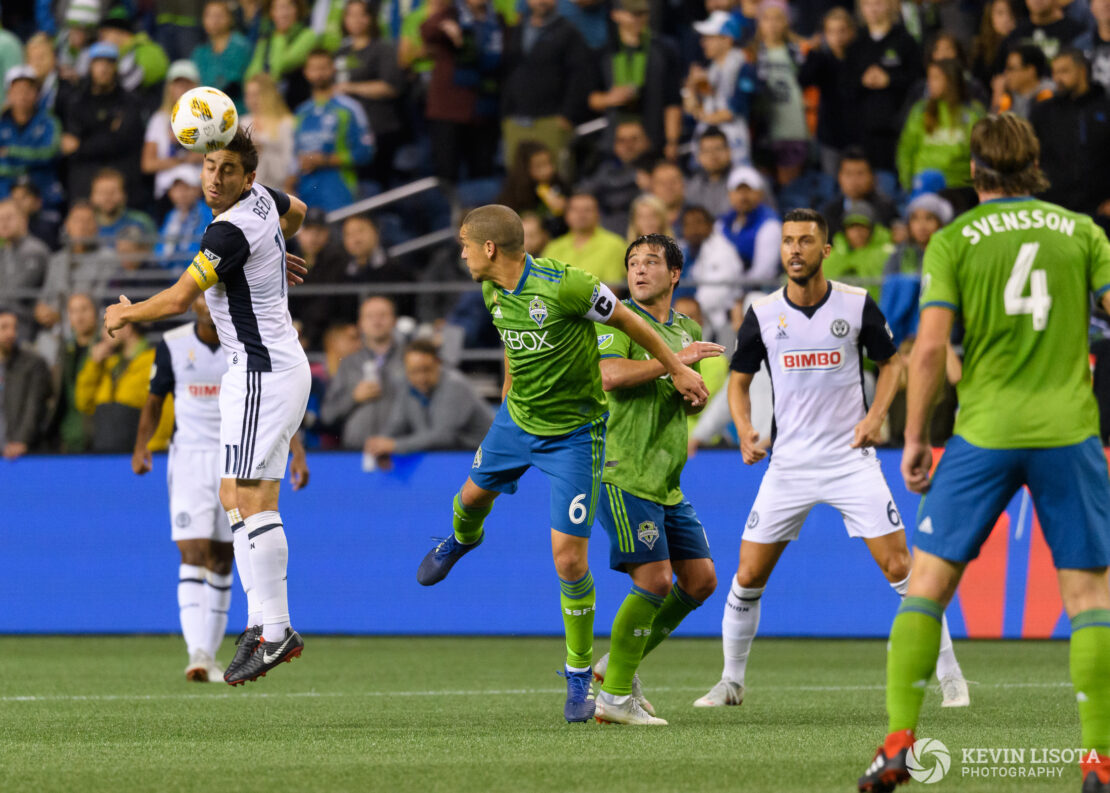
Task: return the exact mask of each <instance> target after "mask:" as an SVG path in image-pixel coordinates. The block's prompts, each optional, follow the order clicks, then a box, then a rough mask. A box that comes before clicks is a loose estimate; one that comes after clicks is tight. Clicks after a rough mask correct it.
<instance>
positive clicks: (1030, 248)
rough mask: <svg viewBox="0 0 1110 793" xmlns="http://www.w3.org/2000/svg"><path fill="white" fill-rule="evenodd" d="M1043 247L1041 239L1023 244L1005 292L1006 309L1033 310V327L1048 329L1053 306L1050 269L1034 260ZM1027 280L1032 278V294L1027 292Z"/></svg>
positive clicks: (1012, 313) (1010, 312)
mask: <svg viewBox="0 0 1110 793" xmlns="http://www.w3.org/2000/svg"><path fill="white" fill-rule="evenodd" d="M1040 247H1041V244H1040V243H1039V242H1027V243H1025V244H1024V245H1022V246H1021V249H1020V250H1019V251H1018V255H1017V260H1015V261H1014V269H1013V270H1012V271H1011V272H1010V278H1009V280H1007V281H1006V289H1005V291H1004V292H1003V298H1004V300H1005V301H1006V313H1007V314H1010V315H1015V314H1032V315H1033V330H1044V329H1045V327H1046V326H1047V325H1048V311H1049V309H1050V308H1052V296H1051V295H1049V294H1048V273H1047V272H1045V271H1044V270H1034V269H1033V260H1034V259H1035V258H1037V250H1038V249H1039V248H1040ZM1026 281H1028V282H1029V296H1028V297H1026V296H1025V295H1024V294H1023V293H1024V292H1025V282H1026Z"/></svg>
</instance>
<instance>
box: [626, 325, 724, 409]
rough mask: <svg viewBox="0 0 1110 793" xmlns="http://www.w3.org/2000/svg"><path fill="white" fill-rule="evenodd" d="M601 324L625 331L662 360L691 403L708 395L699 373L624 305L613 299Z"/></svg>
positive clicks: (698, 403) (703, 400)
mask: <svg viewBox="0 0 1110 793" xmlns="http://www.w3.org/2000/svg"><path fill="white" fill-rule="evenodd" d="M605 324H606V325H612V326H613V327H614V328H616V329H617V330H619V331H621V332H623V333H624V334H626V335H627V336H628V337H629V338H631V339H632V340H633V341H634V342H636V343H637V344H639V345H640V346H641V347H643V348H644V349H645V350H647V351H648V353H649V354H650V355H651V357H653V358H655V359H656V360H657V361H659V362H660V363H661V364H663V368H664V369H665V370H666V371H667V372H668V373H669V374H670V376H671V380H672V381H673V382H674V386H675V388H677V389H678V391H679V393H681V394H682V395H683V396H684V397H686V398H687V399H688V400H690V402H692V403H693V404H694V405H702V404H704V403H705V401H706V400H707V399H708V398H709V389H708V388H706V387H705V383H704V382H703V381H702V379H701V375H699V374H698V373H697V372H695V371H694V370H693V369H691V368H690V367H689V366H687V365H686V364H684V363H682V361H680V360H679V359H678V356H677V355H675V354H674V352H673V351H672V350H671V348H670V347H668V346H667V344H666V342H664V341H663V339H662V337H660V336H659V334H657V333H656V332H655V331H653V330H652V329H651V327H650V326H649V325H648V324H647V323H646V322H644V320H642V319H640V318H639V317H638V316H636V315H635V314H634V313H632V310H631V309H630V308H628V306H626V305H624V304H623V303H617V305H616V307H615V308H614V309H613V313H612V314H611V315H610V317H609V319H608V320H606V321H605Z"/></svg>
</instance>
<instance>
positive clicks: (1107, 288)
mask: <svg viewBox="0 0 1110 793" xmlns="http://www.w3.org/2000/svg"><path fill="white" fill-rule="evenodd" d="M1107 292H1110V284H1106V285H1105V286H1100V287H1099V288H1098V289H1097V290H1096V291H1095V297H1102V296H1103V295H1105V294H1106V293H1107Z"/></svg>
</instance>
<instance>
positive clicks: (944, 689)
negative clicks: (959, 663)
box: [940, 672, 971, 708]
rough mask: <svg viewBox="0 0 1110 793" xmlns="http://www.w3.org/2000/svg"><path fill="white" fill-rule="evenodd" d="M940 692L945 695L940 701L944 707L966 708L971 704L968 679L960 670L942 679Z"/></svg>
mask: <svg viewBox="0 0 1110 793" xmlns="http://www.w3.org/2000/svg"><path fill="white" fill-rule="evenodd" d="M940 693H941V694H942V695H943V696H944V700H943V701H942V702H941V703H940V706H941V707H942V708H966V707H967V706H968V705H970V704H971V695H970V694H969V693H968V691H967V681H966V680H964V676H963V675H962V674H960V673H959V672H957V673H956V674H954V675H949V676H948V677H942V678H941V679H940Z"/></svg>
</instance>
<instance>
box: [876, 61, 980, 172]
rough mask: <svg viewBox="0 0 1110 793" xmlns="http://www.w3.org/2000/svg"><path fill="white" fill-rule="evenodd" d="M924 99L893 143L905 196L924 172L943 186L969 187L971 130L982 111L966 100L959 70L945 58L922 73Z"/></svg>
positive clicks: (917, 105)
mask: <svg viewBox="0 0 1110 793" xmlns="http://www.w3.org/2000/svg"><path fill="white" fill-rule="evenodd" d="M925 73H926V79H927V81H928V84H929V85H928V98H927V99H922V100H921V101H919V102H916V103H914V105H913V107H912V108H911V109H910V114H909V117H908V118H907V119H906V123H905V125H904V126H903V127H902V135H901V137H900V138H899V139H898V176H899V179H901V182H902V188H903V189H904V190H905V191H906V192H907V193H908V192H909V191H910V190H912V188H913V180H914V177H915V176H917V175H918V174H920V173H921V172H922V171H926V170H930V169H931V170H937V171H940V172H941V173H943V174H944V182H945V186H946V187H949V188H954V187H965V186H967V185H969V184H970V183H971V128H972V127H973V126H974V125H975V122H976V121H978V120H979V119H981V118H982V117H983V116H984V115H985V114H986V111H985V110H984V109H983V106H982V105H981V104H979V103H978V102H976V101H974V100H972V99H971V98H970V97H969V96H968V91H967V83H966V82H965V81H964V72H963V67H962V66H961V65H960V64H959V62H958V61H956V60H952V59H947V60H941V61H935V62H933V63H930V64H929V67H928V68H927V69H926V70H925Z"/></svg>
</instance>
